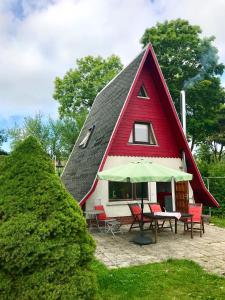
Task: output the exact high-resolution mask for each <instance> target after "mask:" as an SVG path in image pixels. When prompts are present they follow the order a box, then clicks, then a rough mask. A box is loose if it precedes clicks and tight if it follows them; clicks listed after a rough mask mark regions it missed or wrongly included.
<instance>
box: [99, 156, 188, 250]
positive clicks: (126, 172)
mask: <svg viewBox="0 0 225 300" xmlns="http://www.w3.org/2000/svg"><path fill="white" fill-rule="evenodd" d="M98 178H99V179H101V180H109V181H119V182H131V183H138V182H139V183H142V185H141V186H142V199H141V211H142V214H141V218H142V220H141V224H142V225H141V232H140V234H139V235H138V236H137V237H136V238H135V239H134V242H136V243H138V244H140V245H146V244H150V243H151V240H150V239H149V238H147V237H146V236H144V234H143V210H144V199H143V198H144V197H143V190H144V189H143V183H144V182H171V181H172V180H174V181H176V182H178V181H189V180H192V174H189V173H186V172H183V171H179V170H175V169H171V168H168V167H165V166H163V165H160V164H157V163H154V162H148V161H146V160H140V161H137V162H130V163H127V164H125V165H121V166H118V167H115V168H112V169H109V170H105V171H102V172H98Z"/></svg>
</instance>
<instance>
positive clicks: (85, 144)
mask: <svg viewBox="0 0 225 300" xmlns="http://www.w3.org/2000/svg"><path fill="white" fill-rule="evenodd" d="M94 128H95V126H94V125H93V126H92V127H90V128H89V129H88V131H87V133H86V135H85V137H84V138H83V140H82V141H81V143H80V144H79V148H81V149H84V148H86V147H87V145H88V142H89V140H90V138H91V135H92V133H93V131H94Z"/></svg>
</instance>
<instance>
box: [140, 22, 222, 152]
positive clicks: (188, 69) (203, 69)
mask: <svg viewBox="0 0 225 300" xmlns="http://www.w3.org/2000/svg"><path fill="white" fill-rule="evenodd" d="M201 33H202V31H201V28H200V27H199V26H193V25H190V24H189V22H188V21H186V20H181V19H177V20H172V21H166V22H164V23H157V25H156V26H154V27H152V28H148V29H146V30H145V32H144V35H143V36H142V38H141V43H142V45H143V46H145V45H146V44H147V43H149V42H151V43H152V45H153V47H154V49H155V52H156V55H157V58H158V60H159V64H160V66H161V68H162V72H163V74H164V76H165V79H166V81H167V84H168V87H169V90H170V93H171V96H172V98H173V101H174V103H175V106H176V108H177V111H178V112H179V110H180V104H179V94H180V91H181V90H182V89H185V90H186V91H187V114H188V116H187V130H188V134H189V136H190V137H191V140H192V148H193V147H194V145H195V144H198V143H199V142H202V141H204V140H205V139H206V138H208V137H209V136H210V135H211V134H212V129H213V126H212V123H214V122H215V118H214V117H215V115H216V111H217V110H218V107H219V106H220V104H223V103H224V99H225V92H224V89H223V88H222V87H221V84H220V79H219V75H222V73H223V70H224V65H223V64H221V63H219V57H218V54H217V53H218V51H217V49H216V48H215V47H214V46H213V41H214V40H215V37H213V36H211V37H202V35H201ZM214 133H215V132H214Z"/></svg>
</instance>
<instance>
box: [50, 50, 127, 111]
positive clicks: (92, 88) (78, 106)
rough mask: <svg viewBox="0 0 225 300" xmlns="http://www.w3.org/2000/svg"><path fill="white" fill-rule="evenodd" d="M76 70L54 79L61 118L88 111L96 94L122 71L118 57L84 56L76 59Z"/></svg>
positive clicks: (55, 95)
mask: <svg viewBox="0 0 225 300" xmlns="http://www.w3.org/2000/svg"><path fill="white" fill-rule="evenodd" d="M76 65H77V66H76V68H75V69H71V70H69V71H68V72H67V73H66V74H65V76H64V77H63V78H62V79H61V78H59V77H57V78H56V79H55V91H54V95H53V97H54V99H55V100H56V101H58V102H59V105H60V106H59V114H60V116H61V117H65V116H67V117H74V113H75V114H76V113H83V112H84V111H86V110H87V109H90V107H91V105H92V103H93V101H94V98H95V97H96V95H97V93H98V92H99V91H100V90H101V89H102V88H103V87H104V86H105V85H106V84H107V83H108V82H109V81H110V80H111V79H112V78H113V77H114V76H115V75H116V74H117V73H118V72H119V71H120V70H121V69H122V67H123V66H122V64H121V61H120V59H119V57H117V56H115V55H112V56H110V57H108V58H106V59H103V58H102V57H101V56H97V57H93V56H86V57H84V58H82V59H77V61H76Z"/></svg>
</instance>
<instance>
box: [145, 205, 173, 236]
mask: <svg viewBox="0 0 225 300" xmlns="http://www.w3.org/2000/svg"><path fill="white" fill-rule="evenodd" d="M148 206H149V209H150V211H151V213H155V212H162V209H161V206H160V204H159V203H149V204H148ZM166 221H168V222H169V224H170V225H169V226H164V225H165V223H166ZM157 228H158V229H165V228H170V229H171V231H173V227H172V223H171V220H168V219H167V220H164V221H163V222H162V223H159V222H158V221H157Z"/></svg>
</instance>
